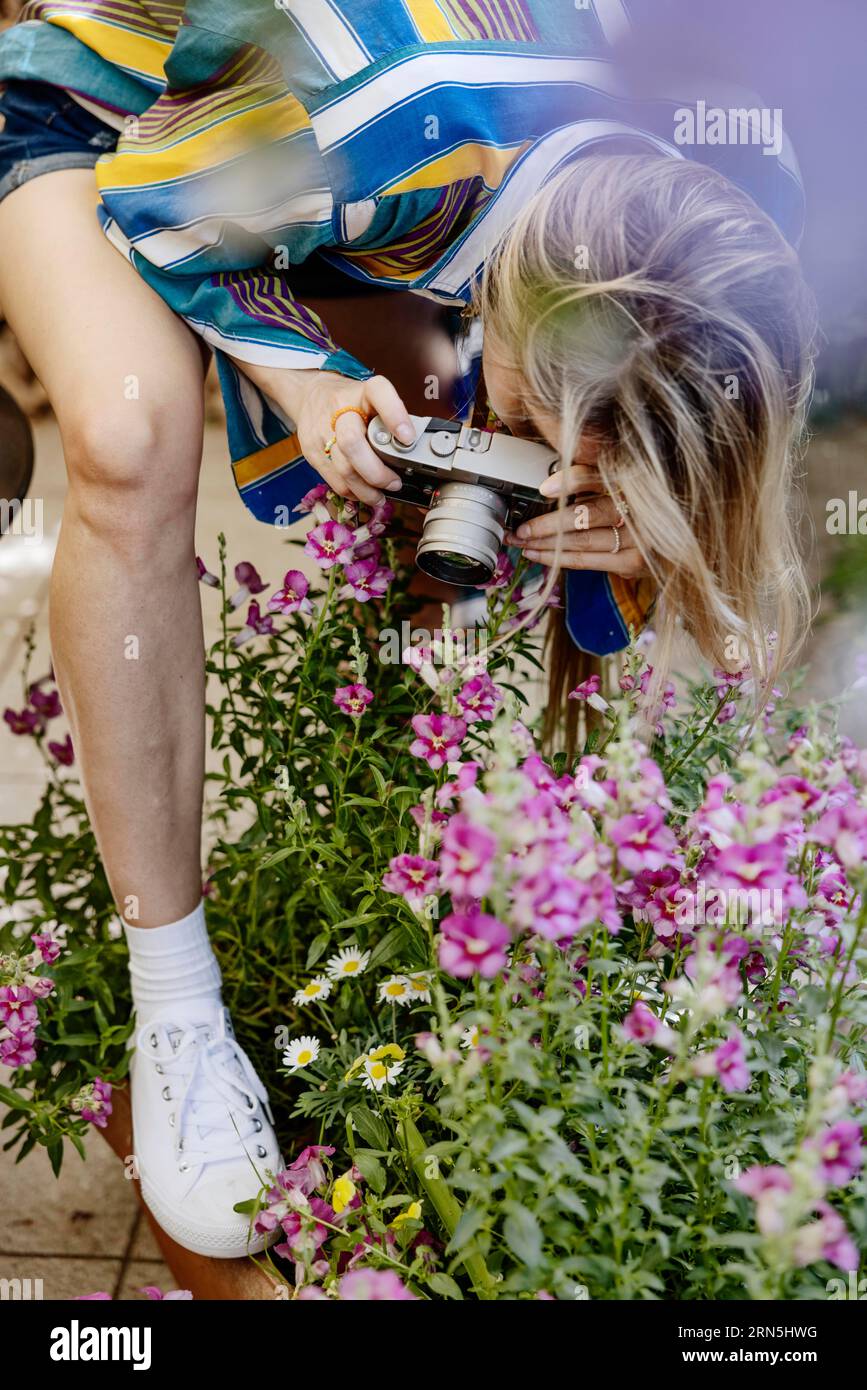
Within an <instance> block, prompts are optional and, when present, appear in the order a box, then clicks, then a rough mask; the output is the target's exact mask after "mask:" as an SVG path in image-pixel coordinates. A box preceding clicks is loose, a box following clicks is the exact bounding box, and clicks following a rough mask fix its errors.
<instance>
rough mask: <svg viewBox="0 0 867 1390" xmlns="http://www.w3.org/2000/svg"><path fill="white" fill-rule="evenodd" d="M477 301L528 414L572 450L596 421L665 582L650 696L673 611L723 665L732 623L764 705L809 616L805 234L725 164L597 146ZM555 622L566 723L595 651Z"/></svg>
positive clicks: (557, 677)
mask: <svg viewBox="0 0 867 1390" xmlns="http://www.w3.org/2000/svg"><path fill="white" fill-rule="evenodd" d="M478 308H479V310H480V312H481V314H482V316H483V320H484V322H485V328H486V332H488V331H493V334H494V339H495V342H496V345H497V351H498V354H500V355H501V356H502V357H503V359H504V360H505V362H506V364H507V365H508V366H510V367H512V368H514V369H516V370H518V371H519V372H520V374H521V377H522V378H523V382H524V383H525V387H526V395H527V413H528V414H532V415H534V416H536V417H537V418H538V417H539V416H540V415H541V416H542V417H547V418H549V419H552V420H556V421H557V422H558V426H559V450H560V456H561V458H565V459H572V458H574V457H575V454H576V450H577V448H578V445H579V441H580V440H581V437H582V435H587V436H592V437H593V439H594V441H595V442H596V443H597V444H598V459H597V461H596V466H597V467H598V469H599V473H600V476H601V480H602V483H603V485H604V487H605V488H606V490H607V491H608V492H610V493H611V494H612V495H613V496H614V497H615V498H620V499H622V500H623V501H625V502H626V504H627V507H628V512H629V525H630V527H631V529H632V532H633V534H634V536H635V538H636V542H637V544H638V547H639V549H640V550H641V552H642V554H643V555H644V557H645V559H646V561H647V563H648V565H649V567H650V569H651V570H652V573H653V576H654V579H655V581H656V584H657V586H658V593H659V597H658V601H657V607H656V611H655V615H654V620H653V626H654V629H655V632H656V635H657V643H656V647H655V650H654V668H655V676H654V684H653V688H652V692H651V699H652V698H653V694H654V692H658V691H659V689H660V687H661V684H662V682H663V681H664V680H665V678H666V676H667V674H668V672H669V669H670V666H671V660H672V652H673V644H674V641H675V638H676V633H677V627H678V624H679V623H680V624H682V626H683V628H684V629H685V630H686V631H687V632H688V633H689V634H690V635H691V636H692V638H693V639H694V640H695V642H696V643H697V645H698V647H699V649H700V651H701V653H702V654H703V656H704V657H705V658H707V659H708V660H710V661H712V662H714V664H716V665H718V666H721V667H725V668H726V669H729V670H732V669H735V668H736V667H737V665H738V664H740V663H738V662H737V661H733V660H732V651H733V639H734V642H736V643H737V649H738V650H739V651H740V652H741V653H742V654H743V656H745V657H746V659H747V660H748V661H749V662H750V665H751V666H752V669H753V672H754V673H755V674H756V676H757V678H758V681H757V684H758V685H759V687H760V694H759V699H760V701H761V700H762V699H763V698H764V696H763V692H767V690H768V689H769V688H770V686H771V685H772V684H773V681H774V679H775V677H776V675H777V673H778V671H779V669H780V667H781V665H782V664H783V663H785V662H786V661H788V660H789V659H790V658H791V656H792V654H793V653H794V651H795V650H796V649H797V647H798V645H799V643H800V642H801V641H802V640H803V638H804V636H805V634H806V630H807V627H808V624H809V610H810V602H809V590H808V587H807V583H806V579H805V575H804V566H803V562H802V559H801V555H800V553H799V545H798V535H797V520H798V516H799V512H800V499H799V492H798V488H797V486H796V467H797V458H798V452H797V445H798V441H799V440H800V438H801V437H802V434H803V426H804V418H805V409H806V403H807V400H808V398H809V393H810V389H811V385H812V345H813V338H814V334H815V322H814V311H813V304H812V299H811V296H810V295H809V293H808V291H807V289H806V286H805V284H804V281H803V279H802V276H801V272H800V268H799V265H798V259H797V256H796V254H795V252H794V250H793V249H792V248H791V247H790V246H789V245H788V243H787V242H786V241H785V239H784V238H783V236H782V234H781V233H780V232H779V231H778V229H777V228H776V226H775V225H774V223H773V222H772V221H771V220H770V218H769V217H767V216H766V215H765V214H764V213H763V212H762V211H761V210H760V209H759V208H758V207H757V206H756V204H755V203H754V202H753V201H752V200H751V199H750V198H749V197H748V196H747V195H746V194H745V193H742V192H741V191H740V190H738V189H737V188H736V187H735V186H734V185H733V184H731V183H729V181H728V180H727V179H725V178H723V177H722V175H720V174H718V173H716V172H715V171H714V170H711V169H709V168H707V167H705V166H702V165H700V164H697V163H693V162H689V161H687V160H677V159H673V158H665V157H659V156H656V155H646V154H643V153H642V154H615V155H608V156H599V155H594V156H589V157H586V158H583V159H580V160H578V161H576V162H575V163H573V164H571V165H570V166H568V167H567V168H566V169H565V170H562V171H561V172H560V173H558V174H557V175H555V176H554V177H553V178H552V179H551V180H550V181H549V182H548V183H547V184H545V186H544V187H543V188H542V189H541V190H540V192H539V193H538V194H537V195H536V196H535V197H534V198H533V199H532V201H531V202H530V203H528V205H527V206H526V207H525V208H524V209H523V210H522V212H521V213H520V215H519V217H518V219H517V221H516V222H515V223H514V224H513V225H512V226H511V227H510V230H509V232H508V234H507V236H506V237H505V239H504V240H503V241H502V242H501V243H500V244H499V246H498V247H497V248H496V250H495V252H494V253H493V255H492V256H491V257H490V259H489V261H488V264H487V266H486V270H485V274H484V277H483V280H482V283H481V285H480V288H479V291H478ZM565 502H566V498H565V496H563V497H561V499H560V506H561V507H562V506H564V505H565ZM554 618H555V621H556V623H557V629H556V631H555V633H554V636H553V640H552V647H553V651H552V669H551V683H552V692H551V694H552V698H551V699H550V701H549V710H550V711H551V714H552V717H553V720H557V719H558V718H559V719H563V718H564V717H565V714H566V709H565V708H564V707H565V706H566V701H565V694H566V689H567V688H568V682H569V680H570V679H571V678H573V677H574V676H575V675H579V676H580V674H581V673H582V672H586V670H587V662H586V660H584V661H582V659H581V654H580V653H577V652H576V650H575V648H574V647H573V645H572V643H571V641H570V639H569V636H568V634H567V633H566V631H565V626H564V624H563V619H562V616H561V615H559V614H555V615H554ZM769 630H773V631H775V632H776V633H777V640H776V646H775V648H774V650H773V651H771V652H770V653H769V651H768V645H767V640H766V639H767V633H768V631H769ZM575 703H576V702H574V701H572V702H571V704H572V705H573V706H574V705H575Z"/></svg>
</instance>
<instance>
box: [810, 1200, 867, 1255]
mask: <svg viewBox="0 0 867 1390" xmlns="http://www.w3.org/2000/svg"><path fill="white" fill-rule="evenodd" d="M815 1210H816V1211H817V1212H818V1214H819V1219H818V1221H810V1222H808V1223H807V1225H806V1226H802V1227H801V1229H800V1230H799V1231H798V1234H797V1238H796V1240H795V1262H796V1263H797V1264H798V1265H800V1266H801V1268H804V1267H806V1266H807V1265H811V1264H815V1262H816V1261H817V1260H820V1259H821V1260H828V1261H829V1263H830V1264H832V1265H836V1266H837V1268H838V1269H842V1270H844V1271H845V1272H848V1271H849V1270H850V1269H857V1268H858V1265H859V1263H860V1256H859V1254H858V1250H857V1248H856V1246H855V1242H854V1241H853V1240H852V1237H851V1236H850V1235H849V1232H848V1231H847V1229H846V1223H845V1222H844V1220H843V1218H842V1216H840V1214H839V1213H838V1212H836V1211H835V1210H834V1208H833V1207H831V1206H829V1205H828V1203H827V1202H817V1203H816V1207H815Z"/></svg>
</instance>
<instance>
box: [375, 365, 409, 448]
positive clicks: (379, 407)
mask: <svg viewBox="0 0 867 1390" xmlns="http://www.w3.org/2000/svg"><path fill="white" fill-rule="evenodd" d="M362 387H363V390H364V404H365V406H366V407H367V411H368V414H370V415H378V416H379V418H380V419H381V420H382V422H383V424H384V425H385V426H386V428H387V429H388V430H390V431H391V433H392V434H396V435H397V437H398V439H399V440H400V441H401V443H402V444H411V443H412V441H413V439H414V438H415V430H414V429H413V426H412V421H411V420H410V418H409V412H408V411H407V408H406V406H405V405H404V403H403V401H402V400H401V399H400V396H399V395H398V394H397V391H396V390H395V388H394V387H393V386H392V384H391V382H390V381H389V380H388V377H385V376H372V377H369V378H368V380H367V381H364V382H362Z"/></svg>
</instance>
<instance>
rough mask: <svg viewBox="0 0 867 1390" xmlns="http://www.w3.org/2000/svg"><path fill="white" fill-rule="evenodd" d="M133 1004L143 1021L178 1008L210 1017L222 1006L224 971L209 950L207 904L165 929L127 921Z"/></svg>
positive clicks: (137, 1014) (141, 1021)
mask: <svg viewBox="0 0 867 1390" xmlns="http://www.w3.org/2000/svg"><path fill="white" fill-rule="evenodd" d="M124 931H125V934H126V942H127V946H128V947H129V973H130V980H131V982H132V1001H133V1006H134V1008H135V1012H136V1016H137V1018H138V1021H139V1023H145V1022H147V1020H148V1019H151V1018H154V1017H157V1016H159V1015H161V1014H163V1013H164V1012H166V1011H171V1007H172V1006H173V1005H176V1004H184V1005H187V1006H192V1008H193V1011H194V1012H201V1013H210V1012H211V1011H212V1010H213V1007H214V1006H215V1005H216V1006H219V1005H220V1004H221V1002H222V995H221V992H220V986H221V983H222V981H221V976H220V967H219V965H218V964H217V960H216V957H215V955H214V953H213V951H212V950H211V943H210V941H209V939H208V929H207V926H206V925H205V905H204V903H203V902H202V903H199V905H198V907H196V908H194V909H193V911H192V912H191V913H189V915H188V916H187V917H182V918H181V919H180V921H179V922H169V924H168V926H165V927H131V926H129V925H128V924H126V923H124Z"/></svg>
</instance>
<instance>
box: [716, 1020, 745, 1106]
mask: <svg viewBox="0 0 867 1390" xmlns="http://www.w3.org/2000/svg"><path fill="white" fill-rule="evenodd" d="M713 1064H714V1069H715V1071H716V1074H717V1076H718V1077H719V1082H720V1085H721V1086H722V1088H723V1090H724V1091H726V1092H727V1093H728V1092H731V1091H747V1090H749V1085H750V1073H749V1070H748V1069H747V1059H746V1053H745V1051H744V1040H743V1037H742V1035H741V1034H740V1033H739V1032H738V1031H737V1029H734V1030H733V1031H732V1032H731V1033H730V1035H729V1037H728V1039H727V1041H726V1042H724V1043H721V1044H720V1046H719V1047H718V1048H716V1050H715V1051H714V1054H713Z"/></svg>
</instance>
